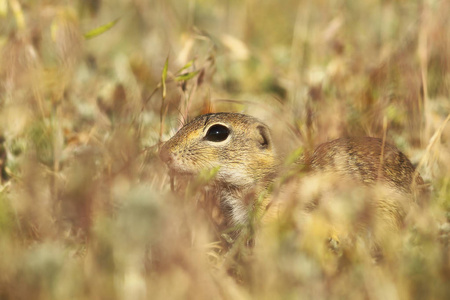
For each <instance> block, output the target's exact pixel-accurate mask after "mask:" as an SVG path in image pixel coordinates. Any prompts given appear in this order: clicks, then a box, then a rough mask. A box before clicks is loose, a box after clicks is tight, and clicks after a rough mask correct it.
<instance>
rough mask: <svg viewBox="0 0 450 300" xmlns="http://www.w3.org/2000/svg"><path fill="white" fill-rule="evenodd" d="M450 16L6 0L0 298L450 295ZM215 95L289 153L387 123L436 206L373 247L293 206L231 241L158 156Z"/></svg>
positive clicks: (352, 6)
mask: <svg viewBox="0 0 450 300" xmlns="http://www.w3.org/2000/svg"><path fill="white" fill-rule="evenodd" d="M449 15H450V2H449V1H444V0H423V1H401V0H396V1H395V0H392V1H381V0H367V1H356V0H354V1H349V0H348V1H344V0H342V1H339V0H336V1H308V0H304V1H302V0H300V1H294V0H284V1H275V0H263V1H254V0H245V1H234V0H228V1H212V0H210V1H208V0H186V1H184V0H153V1H144V0H134V1H131V0H108V1H105V0H104V1H102V0H93V1H81V0H79V1H62V0H61V1H57V0H47V1H44V0H39V1H31V0H0V19H1V22H0V51H1V56H0V77H1V81H0V82H1V85H0V168H1V181H0V183H1V184H0V298H1V299H449V298H450V285H449V282H450V260H449V244H448V243H449V239H450V237H449V235H450V225H449V224H450V223H449V220H448V219H449V218H450V125H448V124H447V126H445V124H446V122H447V121H448V116H449V114H450V18H449ZM166 61H167V64H166ZM165 66H167V73H166V72H163V70H164V68H165ZM210 111H213V112H215V111H237V112H245V113H248V114H251V115H254V116H256V117H259V118H261V119H263V120H264V121H265V122H267V123H268V124H269V125H270V127H271V128H272V129H273V133H274V137H275V139H276V141H277V145H280V147H279V151H280V153H281V154H283V155H287V154H289V153H292V152H293V151H294V150H295V149H298V148H299V147H304V148H306V147H311V146H312V145H316V144H318V143H320V142H323V141H326V140H329V139H331V138H336V137H339V136H361V135H368V136H377V137H383V135H386V137H387V140H388V141H389V142H391V143H393V144H395V145H397V147H399V148H400V149H401V150H402V151H403V152H404V153H405V154H407V155H408V157H410V158H411V160H412V161H413V163H414V164H416V165H417V166H418V167H419V170H420V172H421V174H422V175H423V177H424V178H425V180H426V181H427V182H429V183H430V185H431V189H432V200H431V203H430V205H429V207H426V208H424V209H423V211H421V212H419V213H418V214H415V215H413V216H411V219H410V220H408V222H407V226H406V228H404V230H403V231H402V232H401V234H400V235H398V236H395V237H392V239H395V240H396V242H398V241H400V245H399V246H398V245H397V247H390V245H391V244H389V239H387V240H388V241H387V242H386V243H387V244H386V245H385V249H384V258H383V259H382V260H381V261H379V262H377V263H374V261H373V259H372V257H371V256H370V255H368V254H367V252H366V251H364V245H360V244H358V243H355V244H354V247H349V248H345V249H343V250H342V251H341V252H340V253H338V254H336V253H332V252H331V251H330V250H329V249H328V248H327V247H326V246H325V243H324V241H323V240H322V239H321V238H318V237H322V236H321V235H320V234H318V235H315V232H306V233H305V232H303V233H302V232H300V233H299V230H298V228H297V227H296V221H295V220H296V218H297V217H296V216H295V215H287V216H286V222H285V223H283V222H282V224H278V225H277V226H276V227H275V228H273V230H272V231H273V234H269V235H268V236H266V237H265V238H263V239H261V241H260V242H259V243H257V245H256V246H255V247H254V249H250V248H249V247H246V246H245V245H244V244H242V243H238V242H236V243H235V244H234V245H226V242H224V241H221V239H220V236H221V232H214V228H212V226H211V220H210V218H209V216H208V214H207V213H206V210H204V209H202V205H203V204H202V203H199V202H197V200H196V199H197V198H196V196H195V194H196V192H198V191H197V190H195V188H194V189H191V190H189V191H188V192H186V193H185V194H183V195H181V196H180V195H174V194H173V193H172V192H171V191H170V182H169V181H170V180H169V177H168V175H167V170H166V169H165V167H164V166H163V164H162V163H161V162H160V160H159V158H158V155H157V150H158V147H159V145H160V142H161V141H164V140H167V139H168V138H169V137H170V136H171V135H172V134H173V133H174V132H175V131H176V130H177V129H178V128H179V126H180V125H181V124H182V123H183V122H185V121H186V120H188V119H190V118H192V117H194V116H196V115H198V114H201V113H205V112H210ZM199 189H200V187H199ZM360 213H361V214H362V213H363V212H360ZM357 217H358V215H353V216H352V218H357ZM317 224H318V225H317V227H315V229H314V230H317V232H318V233H320V231H321V227H320V226H321V225H320V224H321V223H320V222H319V221H318V223H317ZM222 237H223V235H222Z"/></svg>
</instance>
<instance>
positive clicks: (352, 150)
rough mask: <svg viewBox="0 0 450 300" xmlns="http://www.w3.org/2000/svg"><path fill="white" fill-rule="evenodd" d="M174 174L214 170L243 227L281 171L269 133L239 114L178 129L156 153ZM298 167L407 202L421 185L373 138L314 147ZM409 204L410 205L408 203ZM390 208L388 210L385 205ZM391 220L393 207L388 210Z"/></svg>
mask: <svg viewBox="0 0 450 300" xmlns="http://www.w3.org/2000/svg"><path fill="white" fill-rule="evenodd" d="M160 157H161V159H162V160H163V161H164V162H165V163H166V164H167V166H168V167H169V169H170V170H171V172H173V173H175V174H189V175H196V174H199V172H200V171H202V170H205V169H211V168H218V171H217V174H216V176H215V179H214V180H213V185H214V188H215V190H216V193H217V196H218V198H219V201H220V206H221V209H222V211H223V214H224V215H225V216H226V218H227V219H228V223H229V224H230V225H242V224H244V223H245V222H247V221H248V213H249V209H250V208H251V206H252V205H253V202H254V201H256V199H257V196H256V195H258V194H260V193H261V192H262V191H264V190H265V189H267V187H268V186H269V185H270V183H271V182H272V181H273V180H274V178H276V176H277V174H278V173H279V170H280V169H281V168H280V166H281V160H280V159H279V158H278V156H277V153H276V149H275V148H274V145H273V142H272V139H271V135H270V130H269V128H268V127H267V125H265V124H264V123H263V122H261V121H260V120H258V119H256V118H254V117H251V116H248V115H244V114H239V113H212V114H205V115H201V116H199V117H197V118H195V119H193V120H192V121H191V122H189V123H187V124H186V125H184V127H182V128H181V129H180V130H179V131H178V132H177V133H176V134H175V135H174V136H173V137H172V138H171V139H169V140H168V141H167V142H166V143H165V144H164V145H163V146H162V148H161V150H160ZM297 165H303V166H304V168H303V169H304V170H310V171H312V172H316V173H317V172H324V173H329V174H333V175H334V174H335V175H339V176H341V175H342V176H345V177H347V178H351V179H354V181H355V182H359V183H363V185H364V186H371V185H375V183H378V182H381V183H382V184H383V185H385V186H388V187H389V188H390V189H392V190H394V191H395V192H397V193H398V194H402V195H406V196H407V197H409V199H413V198H417V197H415V196H414V194H415V192H414V191H415V190H416V189H417V187H420V188H422V187H423V185H424V182H423V179H422V178H421V176H420V175H419V174H418V173H416V172H415V168H414V167H413V165H412V164H411V162H410V161H409V159H408V158H407V157H406V156H405V155H404V154H403V153H402V152H400V151H399V150H398V149H397V148H395V147H394V146H392V145H390V144H387V143H386V144H384V147H383V141H382V140H381V139H378V138H371V137H361V138H340V139H337V140H333V141H330V142H326V143H323V144H321V145H319V146H318V147H317V148H316V149H315V150H314V151H313V152H312V153H311V154H310V155H305V156H304V157H303V158H302V159H301V160H300V161H299V162H297ZM411 201H413V200H411ZM388 206H389V204H388ZM385 214H388V216H387V219H394V220H393V221H394V223H398V222H397V221H398V220H396V219H398V218H400V217H401V216H403V215H404V214H399V213H398V211H397V207H394V208H392V207H387V208H386V212H385Z"/></svg>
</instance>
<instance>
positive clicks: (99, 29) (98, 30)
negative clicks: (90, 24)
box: [84, 18, 120, 40]
mask: <svg viewBox="0 0 450 300" xmlns="http://www.w3.org/2000/svg"><path fill="white" fill-rule="evenodd" d="M119 20H120V18H117V19H115V20H114V21H112V22H109V23H106V24H105V25H102V26H100V27H97V28H94V29H92V30H90V31H88V32H86V33H85V34H84V38H85V39H86V40H90V39H92V38H95V37H97V36H99V35H100V34H102V33H105V32H106V31H108V30H110V29H111V28H113V27H114V26H115V25H116V24H117V22H119Z"/></svg>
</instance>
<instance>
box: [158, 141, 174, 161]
mask: <svg viewBox="0 0 450 300" xmlns="http://www.w3.org/2000/svg"><path fill="white" fill-rule="evenodd" d="M164 146H165V145H163V146H162V147H161V149H160V150H159V157H160V158H161V160H162V161H163V162H165V163H166V164H167V165H170V163H171V162H172V160H173V158H172V155H170V153H169V151H167V149H166V147H164Z"/></svg>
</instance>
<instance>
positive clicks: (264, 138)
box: [256, 125, 272, 149]
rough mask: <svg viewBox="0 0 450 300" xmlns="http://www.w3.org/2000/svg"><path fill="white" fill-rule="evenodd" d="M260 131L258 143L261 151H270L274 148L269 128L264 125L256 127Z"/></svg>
mask: <svg viewBox="0 0 450 300" xmlns="http://www.w3.org/2000/svg"><path fill="white" fill-rule="evenodd" d="M256 129H257V130H258V137H257V141H258V143H259V147H260V148H261V149H270V148H271V147H272V139H271V137H270V132H269V128H267V127H266V126H263V125H258V127H256Z"/></svg>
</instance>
